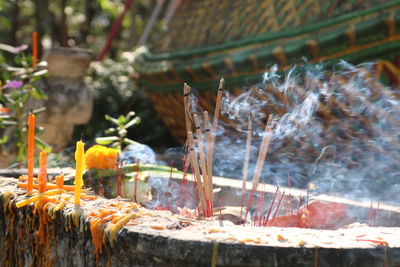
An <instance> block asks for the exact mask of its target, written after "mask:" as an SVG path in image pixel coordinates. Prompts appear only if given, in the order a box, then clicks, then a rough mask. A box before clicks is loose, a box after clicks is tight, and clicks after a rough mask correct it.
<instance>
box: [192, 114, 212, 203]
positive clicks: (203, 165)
mask: <svg viewBox="0 0 400 267" xmlns="http://www.w3.org/2000/svg"><path fill="white" fill-rule="evenodd" d="M193 119H194V123H195V127H196V135H197V141H198V148H199V154H200V167H201V174H202V176H203V181H204V193H205V197H206V202H207V207H208V206H209V204H208V203H209V202H210V201H211V195H212V189H211V188H212V185H211V184H210V180H209V178H208V175H207V166H206V159H205V155H204V148H203V138H202V134H201V128H200V123H199V118H198V116H197V114H194V115H193Z"/></svg>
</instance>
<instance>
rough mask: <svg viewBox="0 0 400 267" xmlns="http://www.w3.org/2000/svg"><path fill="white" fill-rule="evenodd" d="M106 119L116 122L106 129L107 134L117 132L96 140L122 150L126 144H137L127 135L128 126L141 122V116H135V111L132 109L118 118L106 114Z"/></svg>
mask: <svg viewBox="0 0 400 267" xmlns="http://www.w3.org/2000/svg"><path fill="white" fill-rule="evenodd" d="M105 119H106V120H107V121H110V122H111V123H113V124H114V127H111V128H108V129H107V130H105V134H115V135H113V136H108V137H98V138H96V142H97V143H98V144H100V145H111V146H112V147H114V148H118V149H119V150H121V149H122V148H123V146H124V145H129V144H136V142H135V141H133V140H131V139H129V138H127V137H126V135H127V133H128V128H129V127H132V126H133V125H137V124H139V123H140V118H139V117H137V116H135V112H133V111H131V112H129V113H128V114H126V116H124V115H120V116H119V117H118V118H113V117H111V116H109V115H105Z"/></svg>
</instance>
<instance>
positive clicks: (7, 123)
mask: <svg viewBox="0 0 400 267" xmlns="http://www.w3.org/2000/svg"><path fill="white" fill-rule="evenodd" d="M1 123H2V124H3V125H5V126H15V125H17V124H18V123H17V122H16V121H2V122H1Z"/></svg>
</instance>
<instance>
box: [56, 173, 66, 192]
mask: <svg viewBox="0 0 400 267" xmlns="http://www.w3.org/2000/svg"><path fill="white" fill-rule="evenodd" d="M56 185H57V188H58V189H63V187H64V173H61V174H60V175H58V176H56Z"/></svg>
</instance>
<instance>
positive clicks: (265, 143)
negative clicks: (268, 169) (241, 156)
mask: <svg viewBox="0 0 400 267" xmlns="http://www.w3.org/2000/svg"><path fill="white" fill-rule="evenodd" d="M278 119H279V117H278V116H273V115H272V114H270V115H269V117H268V122H267V125H266V126H265V131H264V136H263V139H262V142H261V146H260V151H259V154H258V158H257V162H256V167H255V170H254V175H253V186H252V189H251V192H250V196H249V201H248V202H247V210H246V216H245V219H244V222H245V223H246V218H247V215H248V213H249V211H250V208H251V205H252V203H253V199H254V194H255V192H256V191H257V187H258V184H259V181H260V176H261V171H262V169H263V167H264V162H265V157H266V155H267V152H268V147H269V143H270V141H271V137H272V129H273V128H274V127H275V126H276V124H277V122H278ZM250 145H251V141H250V142H248V143H247V144H246V146H248V147H247V148H246V150H247V149H250ZM248 160H249V158H246V160H245V163H244V164H245V166H246V165H248V162H246V161H248ZM246 178H247V175H246ZM244 179H245V176H243V187H245V184H246V181H245V180H244ZM242 193H243V191H242Z"/></svg>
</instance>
